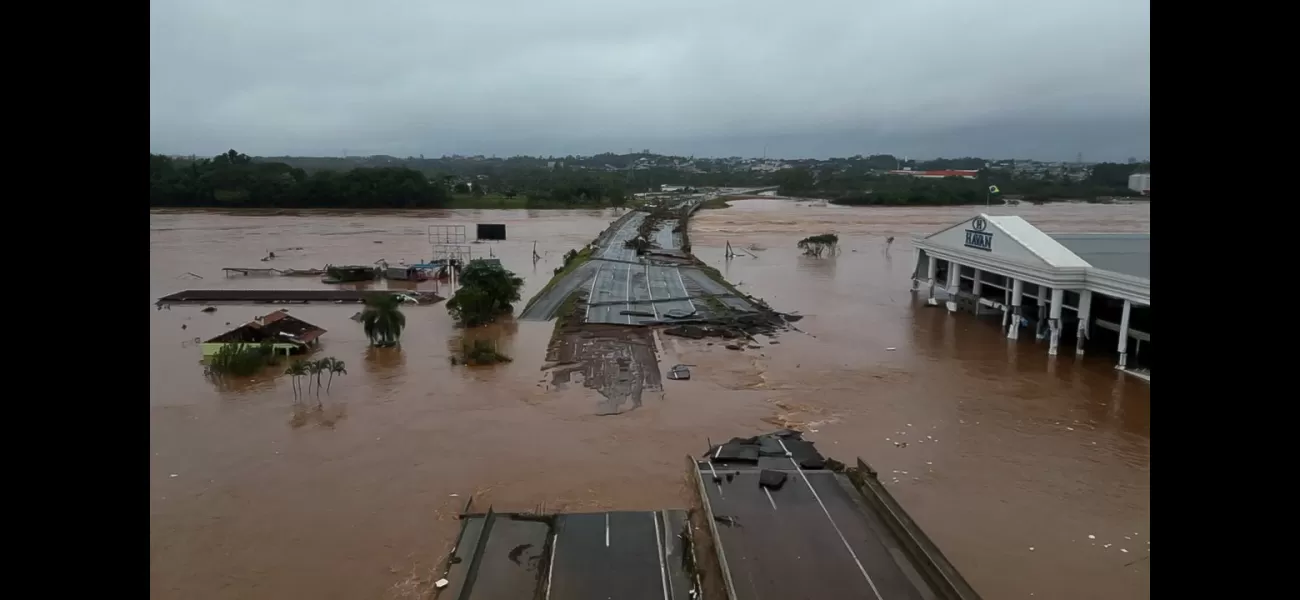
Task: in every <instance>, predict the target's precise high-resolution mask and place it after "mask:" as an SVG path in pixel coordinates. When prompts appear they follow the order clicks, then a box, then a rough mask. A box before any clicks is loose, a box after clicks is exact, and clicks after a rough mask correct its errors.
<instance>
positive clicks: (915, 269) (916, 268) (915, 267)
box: [912, 247, 924, 292]
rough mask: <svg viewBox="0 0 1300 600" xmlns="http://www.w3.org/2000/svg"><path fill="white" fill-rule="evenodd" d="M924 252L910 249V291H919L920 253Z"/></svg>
mask: <svg viewBox="0 0 1300 600" xmlns="http://www.w3.org/2000/svg"><path fill="white" fill-rule="evenodd" d="M922 252H924V250H921V249H920V248H916V247H913V248H912V291H913V292H915V291H916V290H919V289H921V277H920V275H921V253H922Z"/></svg>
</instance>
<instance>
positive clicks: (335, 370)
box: [325, 358, 348, 394]
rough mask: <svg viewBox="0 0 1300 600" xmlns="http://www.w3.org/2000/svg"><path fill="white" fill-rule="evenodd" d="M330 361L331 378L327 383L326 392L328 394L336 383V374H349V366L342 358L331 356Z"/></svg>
mask: <svg viewBox="0 0 1300 600" xmlns="http://www.w3.org/2000/svg"><path fill="white" fill-rule="evenodd" d="M329 361H330V362H329V371H330V379H329V381H328V382H326V383H325V393H326V394H328V393H330V386H331V385H333V384H334V375H335V374H338V375H347V374H348V370H347V367H346V366H345V365H344V364H343V361H341V360H339V359H337V358H330V359H329Z"/></svg>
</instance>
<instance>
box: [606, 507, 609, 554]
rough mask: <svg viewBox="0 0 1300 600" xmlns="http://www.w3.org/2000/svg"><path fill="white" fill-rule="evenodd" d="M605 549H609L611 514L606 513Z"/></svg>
mask: <svg viewBox="0 0 1300 600" xmlns="http://www.w3.org/2000/svg"><path fill="white" fill-rule="evenodd" d="M605 547H606V548H608V547H609V513H605Z"/></svg>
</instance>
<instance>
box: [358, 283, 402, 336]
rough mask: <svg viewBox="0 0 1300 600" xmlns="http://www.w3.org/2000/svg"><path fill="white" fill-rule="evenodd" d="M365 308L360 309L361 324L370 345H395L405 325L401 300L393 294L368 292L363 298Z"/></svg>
mask: <svg viewBox="0 0 1300 600" xmlns="http://www.w3.org/2000/svg"><path fill="white" fill-rule="evenodd" d="M365 305H366V307H365V309H364V310H362V311H361V326H362V327H363V328H364V329H365V332H366V337H367V338H370V345H372V346H381V347H387V346H395V345H397V342H398V340H399V339H400V338H401V337H402V329H403V328H405V327H406V315H404V314H402V310H401V300H399V299H398V298H397V296H394V295H393V294H387V293H375V294H370V295H369V296H367V297H366V300H365Z"/></svg>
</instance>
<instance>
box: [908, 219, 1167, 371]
mask: <svg viewBox="0 0 1300 600" xmlns="http://www.w3.org/2000/svg"><path fill="white" fill-rule="evenodd" d="M914 247H915V251H916V259H917V263H916V264H917V268H916V270H915V271H914V272H913V284H912V289H914V290H916V289H919V287H920V285H921V284H923V283H924V284H926V285H927V287H928V297H927V303H929V304H931V305H936V304H938V300H939V298H937V297H936V294H937V293H942V294H943V295H944V298H943V299H944V300H945V305H946V306H947V308H948V310H950V311H956V310H957V308H958V306H959V304H958V302H957V300H958V299H959V298H962V297H968V298H969V299H972V300H974V302H973V305H974V306H975V313H976V314H980V313H981V312H986V313H987V312H990V311H984V310H981V307H987V308H992V309H993V312H1000V313H1001V317H1002V319H1001V320H1002V325H1003V326H1004V327H1006V329H1007V338H1008V339H1012V340H1016V339H1020V329H1021V328H1023V327H1025V326H1026V325H1027V324H1029V323H1031V322H1032V323H1033V327H1034V329H1033V331H1034V333H1035V334H1036V335H1034V336H1033V339H1035V340H1041V339H1046V341H1047V353H1048V354H1049V355H1053V356H1054V355H1056V354H1057V353H1058V351H1059V349H1060V343H1061V338H1062V337H1063V336H1066V335H1074V336H1075V352H1076V354H1083V348H1084V342H1085V341H1086V340H1088V339H1091V338H1092V337H1093V333H1094V331H1095V328H1097V327H1100V328H1102V329H1106V330H1109V331H1113V332H1115V333H1117V334H1118V343H1117V344H1116V347H1115V352H1116V354H1117V358H1116V368H1119V369H1124V370H1129V369H1130V368H1131V367H1133V364H1132V358H1133V352H1136V353H1137V354H1138V356H1139V358H1140V357H1141V347H1142V346H1143V345H1144V344H1145V345H1146V347H1147V350H1148V354H1149V352H1150V348H1151V332H1150V331H1149V329H1150V311H1151V235H1150V234H1148V233H1142V234H1138V233H1070V234H1048V233H1045V232H1043V231H1042V230H1040V229H1038V228H1037V227H1034V226H1033V225H1031V224H1030V223H1029V222H1027V221H1025V220H1024V219H1022V218H1020V217H1018V216H992V215H988V214H979V215H976V216H974V217H972V218H970V219H967V220H965V221H962V222H960V223H957V224H955V225H953V226H951V227H948V228H945V229H943V230H940V231H937V232H935V233H933V234H930V235H927V236H924V237H921V238H918V239H916V240H914ZM941 270H942V271H944V272H945V273H946V274H947V276H946V277H945V280H944V281H942V282H940V281H936V279H937V278H938V276H939V272H940V271H941ZM936 288H938V290H936ZM1027 303H1030V304H1032V305H1033V306H1032V307H1031V310H1026V309H1025V305H1026V304H1027ZM1067 323H1068V324H1070V325H1071V326H1070V327H1068V328H1067ZM1130 338H1132V339H1133V343H1132V344H1131V345H1130V342H1129V339H1130ZM1130 349H1135V350H1133V352H1130ZM1142 370H1143V371H1144V372H1142V373H1138V374H1139V375H1140V376H1143V377H1144V378H1146V379H1147V380H1150V369H1149V367H1147V368H1145V369H1142Z"/></svg>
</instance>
